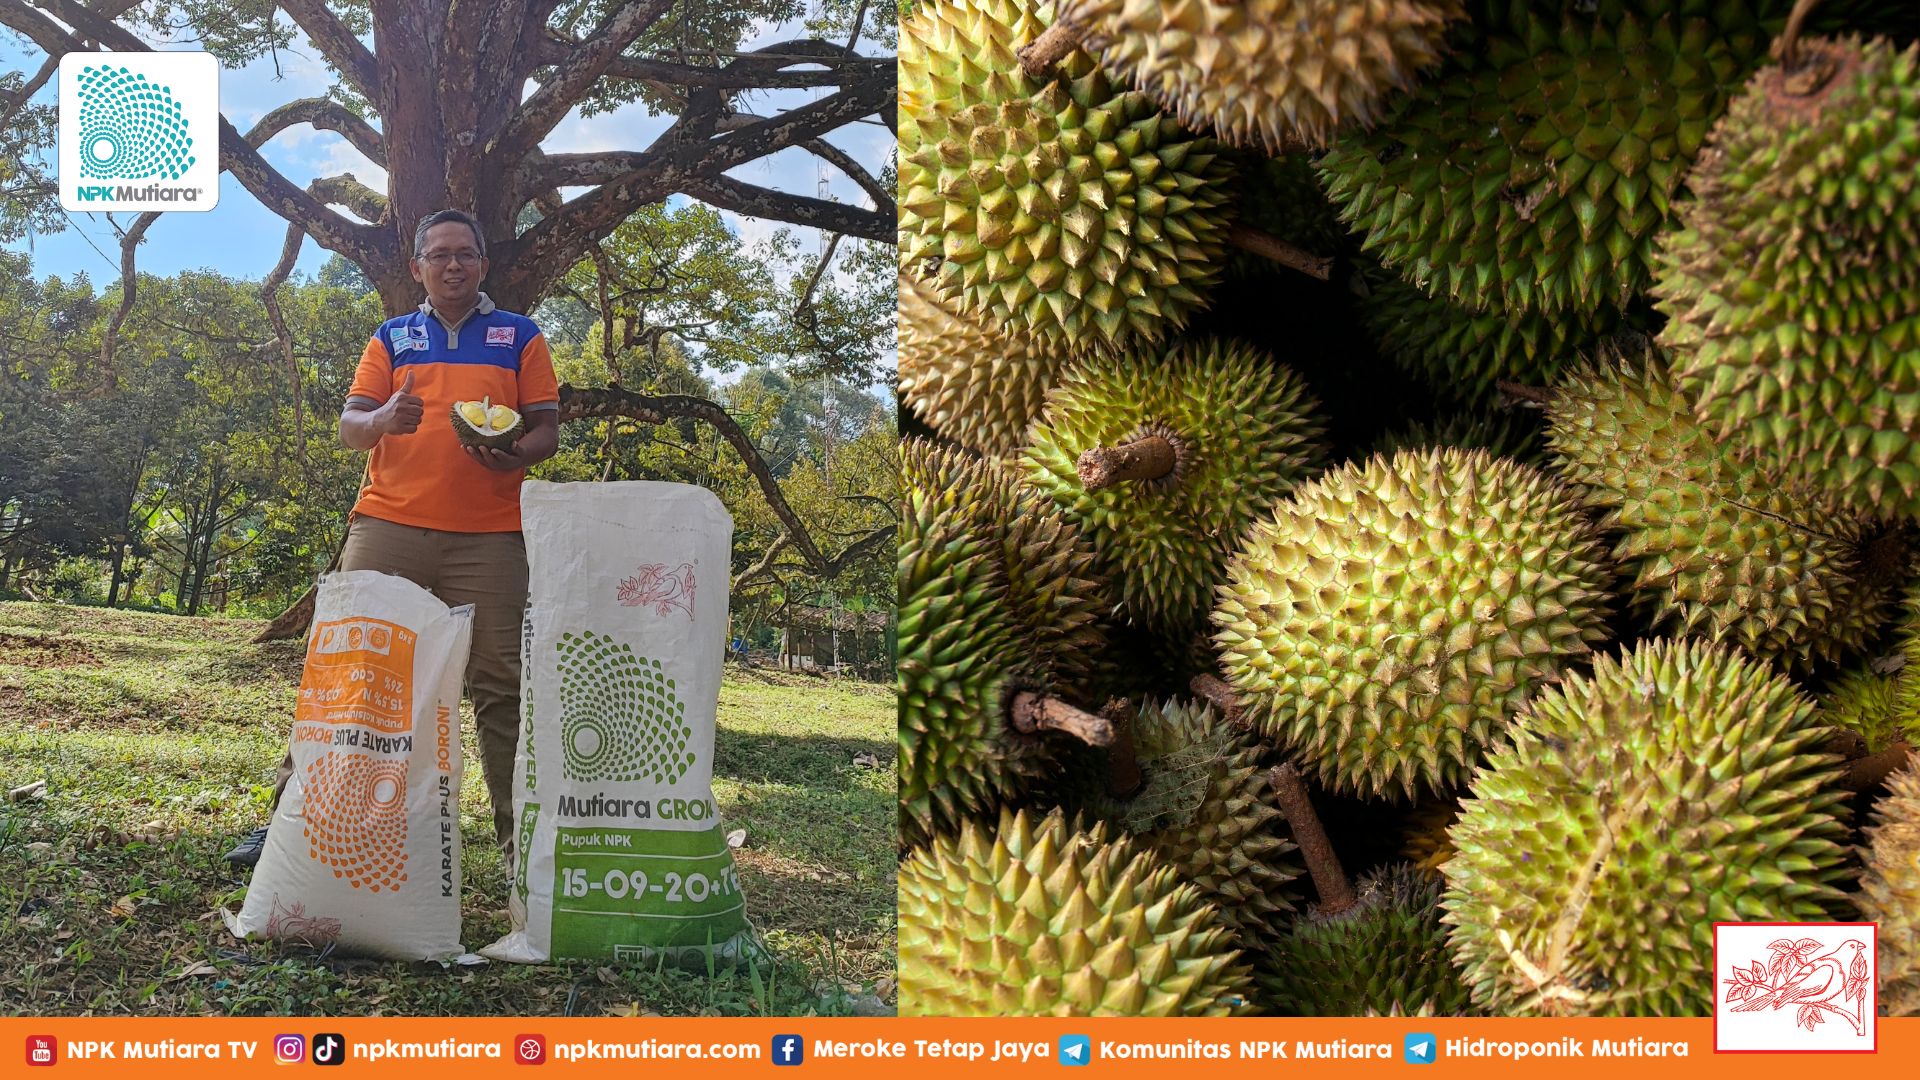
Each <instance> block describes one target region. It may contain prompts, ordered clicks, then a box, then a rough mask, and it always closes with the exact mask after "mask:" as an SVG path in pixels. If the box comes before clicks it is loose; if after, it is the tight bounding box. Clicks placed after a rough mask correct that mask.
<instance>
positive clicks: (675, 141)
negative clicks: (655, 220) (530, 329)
mask: <svg viewBox="0 0 1920 1080" xmlns="http://www.w3.org/2000/svg"><path fill="white" fill-rule="evenodd" d="M701 93H702V94H710V93H711V91H701ZM893 97H894V80H893V79H892V78H891V77H888V78H884V79H875V80H873V81H872V82H869V83H863V84H860V85H859V86H857V87H849V88H847V89H845V90H842V91H840V92H839V93H837V94H833V95H831V96H829V97H826V98H823V99H822V100H820V101H816V102H812V103H810V104H807V105H804V106H801V107H800V108H797V109H794V110H792V111H791V112H788V113H786V114H784V115H782V116H780V117H778V118H775V119H770V120H764V121H760V122H758V123H754V124H750V125H748V126H746V127H744V128H741V129H739V130H737V131H732V132H729V133H727V134H724V135H721V136H719V137H717V138H705V137H704V136H702V135H701V134H700V132H701V131H702V128H703V126H704V125H706V124H708V123H710V122H711V121H712V120H713V118H714V116H715V113H714V109H715V108H717V106H718V105H719V101H718V99H717V96H716V97H715V98H714V99H713V100H712V101H711V102H710V103H708V104H706V105H705V106H704V107H702V103H701V102H700V101H699V100H698V99H699V95H695V99H694V104H693V106H690V107H689V110H688V111H687V112H686V113H683V114H682V115H681V118H680V120H679V121H678V122H676V123H675V124H674V126H673V127H672V128H669V129H668V130H667V131H666V132H665V133H664V134H662V135H661V136H660V138H658V139H656V140H655V142H654V146H652V147H650V148H648V149H647V150H645V151H642V152H641V155H640V157H639V158H637V159H634V163H635V164H636V165H637V167H636V168H634V169H633V170H631V171H629V172H627V173H624V174H622V175H620V176H619V177H616V178H615V179H613V180H611V181H609V182H607V183H605V184H602V185H601V186H600V187H599V188H597V189H596V190H594V191H592V192H590V193H588V194H586V195H582V196H580V197H579V198H577V199H574V200H573V201H572V202H569V203H567V204H566V205H565V206H563V207H561V209H560V213H558V214H555V215H552V216H550V217H547V218H545V219H543V220H542V221H541V222H540V223H539V224H538V225H535V226H534V227H533V228H532V229H530V230H528V231H527V232H526V233H525V234H523V235H521V236H518V237H515V238H514V239H512V240H509V241H506V242H505V243H503V244H501V245H500V247H501V254H500V257H499V261H500V262H501V263H509V264H511V265H513V266H514V267H515V268H516V269H515V270H514V271H513V272H511V274H510V276H509V277H508V280H507V281H506V282H504V283H503V284H502V289H501V291H503V292H511V293H512V294H514V295H522V296H533V297H538V296H540V295H542V294H544V293H545V291H546V289H547V288H548V287H549V286H550V285H551V283H552V282H553V281H554V280H555V279H557V278H558V277H559V276H560V275H561V274H563V273H564V272H565V269H566V268H567V267H570V266H572V265H573V264H574V263H576V262H578V261H579V260H580V258H581V257H582V256H584V255H585V254H586V251H587V248H588V247H590V246H591V245H593V244H595V243H597V242H599V241H600V240H602V239H604V238H605V237H607V236H609V235H611V234H612V232H613V230H614V229H616V228H618V227H619V224H620V222H622V221H624V220H626V218H627V216H628V215H629V214H631V213H632V212H633V210H634V209H635V208H636V207H639V206H643V205H646V204H648V203H652V202H657V201H659V200H661V199H664V198H666V197H667V196H668V195H670V194H672V193H674V192H676V191H686V190H687V189H688V184H689V183H691V182H694V181H697V180H701V179H705V178H707V177H712V176H718V175H719V174H720V173H723V172H725V171H727V170H728V169H731V168H734V167H735V166H738V165H742V164H745V163H746V162H749V161H752V160H755V159H756V158H760V157H764V156H766V155H768V154H772V153H776V152H778V151H780V150H784V149H786V148H787V147H789V146H796V145H800V144H802V143H804V142H806V141H807V140H808V139H813V138H817V137H819V136H821V135H824V134H826V133H827V132H829V131H831V130H833V129H835V128H837V127H840V126H841V125H843V124H845V123H846V122H847V121H848V120H849V119H852V118H854V117H858V116H865V115H868V114H870V113H872V112H873V111H874V110H875V109H877V108H879V107H880V106H881V105H882V104H883V103H886V102H890V101H892V100H893ZM542 186H554V187H557V186H561V185H559V184H556V183H549V184H544V185H542ZM792 198H796V197H792V196H789V197H788V199H792ZM812 201H813V202H818V201H819V200H812ZM788 205H793V204H791V203H788ZM827 205H828V206H838V204H827ZM820 214H821V215H825V216H829V217H831V218H833V219H834V220H837V221H838V222H840V223H842V224H844V225H845V226H846V227H845V229H844V230H843V231H847V232H850V233H852V234H854V235H858V236H868V237H874V236H879V235H882V234H884V238H885V239H892V238H893V237H894V228H895V226H894V223H893V222H892V221H891V220H890V219H889V220H888V221H886V222H885V223H884V227H882V224H881V222H880V220H879V215H877V214H871V213H863V212H860V211H855V210H852V209H851V208H846V207H840V208H839V209H838V210H828V209H826V207H821V208H820Z"/></svg>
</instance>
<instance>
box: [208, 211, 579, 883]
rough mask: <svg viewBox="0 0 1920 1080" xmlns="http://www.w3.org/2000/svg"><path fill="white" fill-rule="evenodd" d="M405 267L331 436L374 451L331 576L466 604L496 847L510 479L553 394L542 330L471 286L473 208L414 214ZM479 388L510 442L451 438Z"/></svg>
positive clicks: (512, 561)
mask: <svg viewBox="0 0 1920 1080" xmlns="http://www.w3.org/2000/svg"><path fill="white" fill-rule="evenodd" d="M410 265H411V267H412V270H413V279H414V280H415V281H417V282H419V283H420V284H422V285H423V286H425V287H426V291H427V300H426V303H423V304H421V305H420V309H419V310H418V311H414V312H409V313H408V314H406V315H402V316H400V317H399V318H395V319H389V320H387V321H386V322H385V323H382V324H381V326H380V329H379V332H377V333H376V334H374V336H373V340H372V341H369V342H368V343H367V348H366V351H365V352H364V353H363V354H362V355H361V357H360V369H359V371H358V373H356V375H355V376H354V380H353V387H352V389H351V390H350V391H349V392H348V396H347V403H346V408H345V410H344V411H342V412H341V414H340V441H341V442H342V443H344V444H346V445H347V446H348V447H350V448H352V449H355V450H370V451H372V454H373V457H372V460H371V462H370V463H369V471H368V481H367V485H366V487H364V488H362V489H361V491H360V499H359V501H358V502H357V503H355V504H354V507H353V512H352V513H351V514H349V515H348V518H347V520H348V522H349V524H348V527H347V542H346V547H345V549H344V550H343V551H342V552H341V555H340V569H342V570H379V571H382V572H383V573H389V574H399V575H401V576H402V577H405V578H407V579H408V580H410V581H413V582H414V583H415V584H417V585H420V586H421V587H423V588H426V589H428V590H430V591H432V593H433V594H434V595H435V596H437V597H439V598H440V599H441V600H443V601H445V602H446V603H447V604H448V606H457V605H460V604H472V605H474V612H473V615H474V618H473V648H472V652H471V654H470V656H469V659H468V661H467V694H468V696H469V698H471V699H472V701H473V710H474V714H475V719H476V724H477V726H478V728H479V736H480V739H479V741H480V762H481V767H482V769H483V771H484V773H485V775H486V780H487V793H488V794H489V795H490V796H492V799H493V831H494V836H495V837H496V839H498V840H499V841H500V844H501V846H502V847H503V848H504V847H508V846H509V844H510V841H511V839H512V831H513V830H512V818H513V755H514V751H515V747H516V743H517V742H518V740H519V735H520V622H521V616H522V614H523V612H524V611H525V608H526V603H527V553H526V548H525V546H524V544H523V543H522V540H521V535H520V481H521V479H522V478H523V477H524V476H525V472H526V469H527V468H528V467H529V466H531V465H534V464H537V463H539V462H541V461H545V460H546V459H547V458H550V457H552V456H553V454H554V451H555V450H557V449H558V448H559V441H560V390H559V386H558V384H557V383H556V381H555V379H554V374H553V357H552V356H551V355H550V354H549V353H548V351H547V339H546V337H545V336H544V335H542V334H541V332H540V328H539V327H538V326H535V325H534V323H533V320H532V319H529V318H527V317H526V316H524V315H517V314H514V313H513V312H509V311H502V310H501V309H499V308H497V307H495V306H494V304H493V301H492V300H491V299H489V298H488V297H487V294H486V293H484V292H481V291H480V283H481V282H482V281H483V280H485V279H486V276H487V269H488V265H489V264H488V262H487V242H486V238H485V237H484V236H483V235H482V234H481V230H480V223H479V222H478V221H476V220H475V219H474V218H473V217H472V216H471V215H469V214H465V213H462V212H460V211H458V210H441V211H438V212H435V213H432V214H428V215H427V216H426V217H424V218H422V219H421V220H420V224H419V226H418V227H417V228H416V229H415V230H414V234H413V259H412V260H411V263H410ZM482 397H490V398H492V399H493V401H494V402H495V403H496V404H502V405H507V406H509V407H511V408H513V409H516V410H517V411H519V412H520V413H521V414H522V415H523V416H524V417H525V421H526V431H525V432H524V433H523V434H522V435H521V436H520V439H519V441H518V442H516V443H515V444H514V447H513V449H512V450H511V451H501V450H493V449H487V448H481V447H468V446H463V445H462V444H461V443H460V442H459V440H458V439H457V438H456V437H455V435H454V432H453V425H452V421H451V419H450V416H451V413H452V409H453V403H454V402H455V401H477V400H479V399H481V398H482ZM292 774H293V755H292V754H291V753H289V754H288V755H287V757H286V758H285V759H284V760H282V761H281V763H280V775H279V779H278V782H277V783H276V784H275V785H274V792H273V799H274V805H275V806H278V805H279V802H280V795H281V792H282V791H284V790H285V789H286V785H287V779H288V777H290V776H291V775H292ZM266 837H267V830H266V828H265V827H264V826H263V827H261V828H258V829H255V830H254V831H253V832H252V833H251V834H250V835H248V836H247V838H246V839H245V840H243V841H241V843H240V846H238V847H236V848H234V849H233V850H232V851H230V852H228V853H227V855H226V860H227V861H228V862H231V863H238V864H243V865H247V866H252V865H254V864H255V863H257V862H259V860H260V853H261V851H262V850H263V849H264V848H265V846H266Z"/></svg>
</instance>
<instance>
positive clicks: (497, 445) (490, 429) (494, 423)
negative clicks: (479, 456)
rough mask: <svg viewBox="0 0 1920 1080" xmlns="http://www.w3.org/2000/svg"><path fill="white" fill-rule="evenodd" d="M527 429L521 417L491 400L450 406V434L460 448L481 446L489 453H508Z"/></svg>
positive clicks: (462, 402) (465, 402)
mask: <svg viewBox="0 0 1920 1080" xmlns="http://www.w3.org/2000/svg"><path fill="white" fill-rule="evenodd" d="M526 430H527V422H526V420H525V419H524V418H523V417H521V415H520V414H519V413H517V412H515V411H513V410H512V409H509V408H508V407H506V406H505V405H495V404H494V403H493V398H491V397H483V398H481V399H480V400H479V401H456V402H454V403H453V433H454V435H455V436H456V437H458V438H459V440H460V444H461V445H462V446H484V447H487V448H488V449H491V450H512V449H513V444H514V443H516V442H518V441H519V440H520V436H521V435H522V434H524V433H525V432H526Z"/></svg>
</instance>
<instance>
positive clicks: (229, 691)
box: [0, 603, 895, 1016]
mask: <svg viewBox="0 0 1920 1080" xmlns="http://www.w3.org/2000/svg"><path fill="white" fill-rule="evenodd" d="M260 625H261V624H260V623H258V622H251V621H237V620H224V619H187V618H180V617H175V616H166V615H147V614H135V613H128V612H118V611H107V610H101V609H95V608H80V607H66V606H60V605H53V604H28V603H0V792H4V791H10V790H12V789H14V788H19V787H23V786H25V785H28V784H31V783H34V782H36V781H42V780H44V781H46V783H47V795H46V797H45V798H43V799H29V800H26V801H22V802H19V803H8V802H6V801H5V797H4V795H0V1015H19V1014H28V1015H31V1014H44V1015H72V1014H79V1013H92V1014H98V1015H125V1014H150V1015H194V1014H214V1015H229V1014H232V1015H273V1014H296V1015H388V1016H408V1015H524V1016H546V1015H563V1014H570V1015H589V1016H591V1015H604V1014H649V1013H657V1014H661V1015H689V1014H698V1015H740V1014H767V1015H807V1014H819V1015H835V1014H843V1013H847V1012H850V1011H856V1010H857V1011H872V1010H874V1009H875V1008H877V1007H879V1006H880V1005H881V1004H883V1003H884V1005H885V1006H886V1007H890V1006H891V1002H892V1000H893V974H894V929H893V926H894V902H893V901H894V868H895V859H894V840H893V802H894V784H893V771H892V768H891V765H892V763H893V751H892V749H891V747H892V746H893V743H894V738H893V730H894V704H893V693H892V690H891V688H890V687H885V686H875V685H869V684H857V683H844V682H840V683H828V682H825V681H822V680H819V679H814V678H809V677H806V676H800V675H789V674H786V673H782V672H765V671H753V670H742V669H739V668H735V667H729V668H728V670H727V675H726V681H725V683H724V684H723V685H722V687H721V692H720V722H719V731H718V733H717V737H716V746H715V767H714V781H713V787H714V794H715V796H716V797H717V798H718V799H719V801H720V809H721V814H722V816H723V819H724V821H725V823H726V826H727V828H729V829H733V828H742V827H744V828H745V829H746V830H747V841H746V845H745V846H744V847H743V848H741V849H740V850H738V851H736V852H735V853H734V854H735V857H736V859H737V861H738V864H739V874H740V882H741V887H742V889H743V890H744V891H745V893H746V898H747V910H748V914H749V916H750V917H751V918H752V920H753V923H754V925H755V926H756V927H757V928H758V929H760V930H761V931H762V933H763V935H764V938H765V941H766V943H767V945H768V948H769V951H770V953H771V957H772V959H771V962H770V966H767V967H764V968H763V967H761V966H755V967H754V968H752V969H750V970H739V971H727V970H720V971H701V972H684V971H678V970H674V969H671V968H667V969H656V968H645V969H635V968H614V967H602V966H593V965H571V966H568V965H547V966H538V967H528V966H518V965H510V964H498V963H495V964H487V965H484V966H480V967H472V968H460V967H454V968H443V967H442V966H441V965H438V964H407V963H394V962H388V961H369V960H360V959H352V958H346V957H340V956H334V955H326V954H320V955H316V954H315V953H313V952H311V951H310V950H304V949H300V948H296V947H291V946H285V947H283V946H279V945H274V944H270V943H247V942H241V941H239V940H236V939H235V938H234V937H233V936H232V935H231V934H230V933H228V931H227V930H226V927H225V925H224V924H223V922H222V921H221V918H220V914H219V910H220V909H221V908H222V907H225V908H228V909H230V910H233V911H236V912H237V911H238V910H239V905H240V903H241V901H242V899H243V898H244V896H245V892H246V883H247V877H248V874H247V873H246V872H244V871H237V870H235V869H233V868H231V867H228V866H227V865H226V864H224V863H222V862H221V861H220V856H221V854H222V853H224V852H225V851H226V850H227V849H228V848H229V847H231V846H232V844H233V842H234V841H235V840H237V839H238V838H239V837H240V836H241V835H243V834H244V833H245V832H246V831H247V830H248V829H251V828H253V827H254V826H256V825H259V824H262V823H264V822H265V820H266V816H267V804H268V800H269V798H270V796H271V789H270V785H271V783H272V780H273V769H274V767H275V765H277V764H278V762H279V760H280V756H281V754H282V753H283V752H284V751H285V749H286V744H287V733H288V731H289V729H290V727H291V724H292V714H293V703H294V699H295V692H296V690H297V689H298V686H299V679H300V665H301V658H302V648H303V646H302V643H300V642H298V641H291V642H287V641H283V642H273V643H269V644H265V645H250V644H248V643H247V639H248V638H249V637H251V636H252V635H253V634H254V633H255V632H257V631H258V629H259V627H260ZM462 715H463V719H464V730H465V740H464V741H465V744H466V752H467V755H468V758H467V761H468V766H469V767H468V769H467V771H466V781H465V784H464V786H463V788H462V790H461V836H462V840H463V847H464V861H463V869H464V873H465V879H466V892H465V896H464V897H463V901H462V909H463V910H462V927H461V929H462V939H463V941H464V942H465V944H466V946H467V948H468V949H477V948H479V947H480V946H483V945H486V944H489V943H491V942H492V941H494V940H495V939H497V938H498V937H499V936H500V935H502V934H503V933H505V932H506V931H507V929H508V917H507V911H506V889H505V886H506V868H505V866H504V865H503V863H502V860H501V858H500V852H499V849H498V848H497V847H496V846H495V845H494V842H493V839H492V825H491V818H490V816H489V814H488V810H487V796H486V788H485V785H484V783H483V781H482V780H481V775H480V769H479V767H478V761H479V758H478V755H477V753H476V750H475V747H474V745H473V736H472V731H473V726H472V715H471V712H470V711H469V710H468V708H467V707H466V706H463V707H462ZM116 904H117V905H118V910H116ZM875 998H878V999H879V1002H876V1001H875V1000H874V999H875Z"/></svg>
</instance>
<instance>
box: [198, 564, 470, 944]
mask: <svg viewBox="0 0 1920 1080" xmlns="http://www.w3.org/2000/svg"><path fill="white" fill-rule="evenodd" d="M472 635H473V608H472V606H471V605H462V606H461V607H457V608H448V607H447V605H446V604H444V603H442V602H440V600H438V599H436V598H435V597H434V595H433V594H432V593H430V592H428V591H427V590H425V589H423V588H421V587H420V586H418V585H415V584H414V583H413V582H411V581H408V580H407V579H405V578H402V577H396V576H394V575H391V574H382V573H379V572H377V571H373V570H350V571H345V572H341V573H335V574H328V575H327V576H325V577H324V578H322V579H321V581H320V587H319V595H318V596H317V598H316V602H315V605H314V614H313V628H312V630H310V631H309V632H308V635H307V662H306V669H305V670H304V671H303V672H302V673H301V676H300V702H299V705H298V707H297V708H296V709H295V711H294V720H293V776H292V778H291V779H290V780H288V781H287V788H286V791H285V792H284V793H282V795H281V797H280V805H279V807H278V809H276V810H275V812H274V815H273V821H272V824H271V826H270V827H269V829H268V830H267V845H266V849H265V850H264V851H263V852H262V853H261V855H260V864H259V866H258V867H256V868H255V870H254V873H253V883H252V884H251V885H250V886H249V887H248V888H247V900H246V904H245V906H243V907H242V908H241V910H240V915H239V916H238V918H234V919H231V920H229V924H228V925H229V927H230V928H231V929H232V930H233V932H234V933H235V934H237V935H239V936H241V937H246V938H273V939H277V940H284V941H298V942H303V943H305V944H308V945H311V946H314V947H323V946H325V945H327V944H328V943H332V944H334V945H336V946H337V947H338V948H339V949H340V950H341V951H343V952H351V953H358V954H362V955H369V956H381V957H388V958H392V959H399V960H446V959H452V958H453V957H455V956H457V955H459V954H460V952H461V948H460V772H461V761H460V718H459V705H460V687H461V680H462V677H463V675H464V674H465V672H466V668H467V651H468V647H469V645H470V643H471V641H472Z"/></svg>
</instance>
